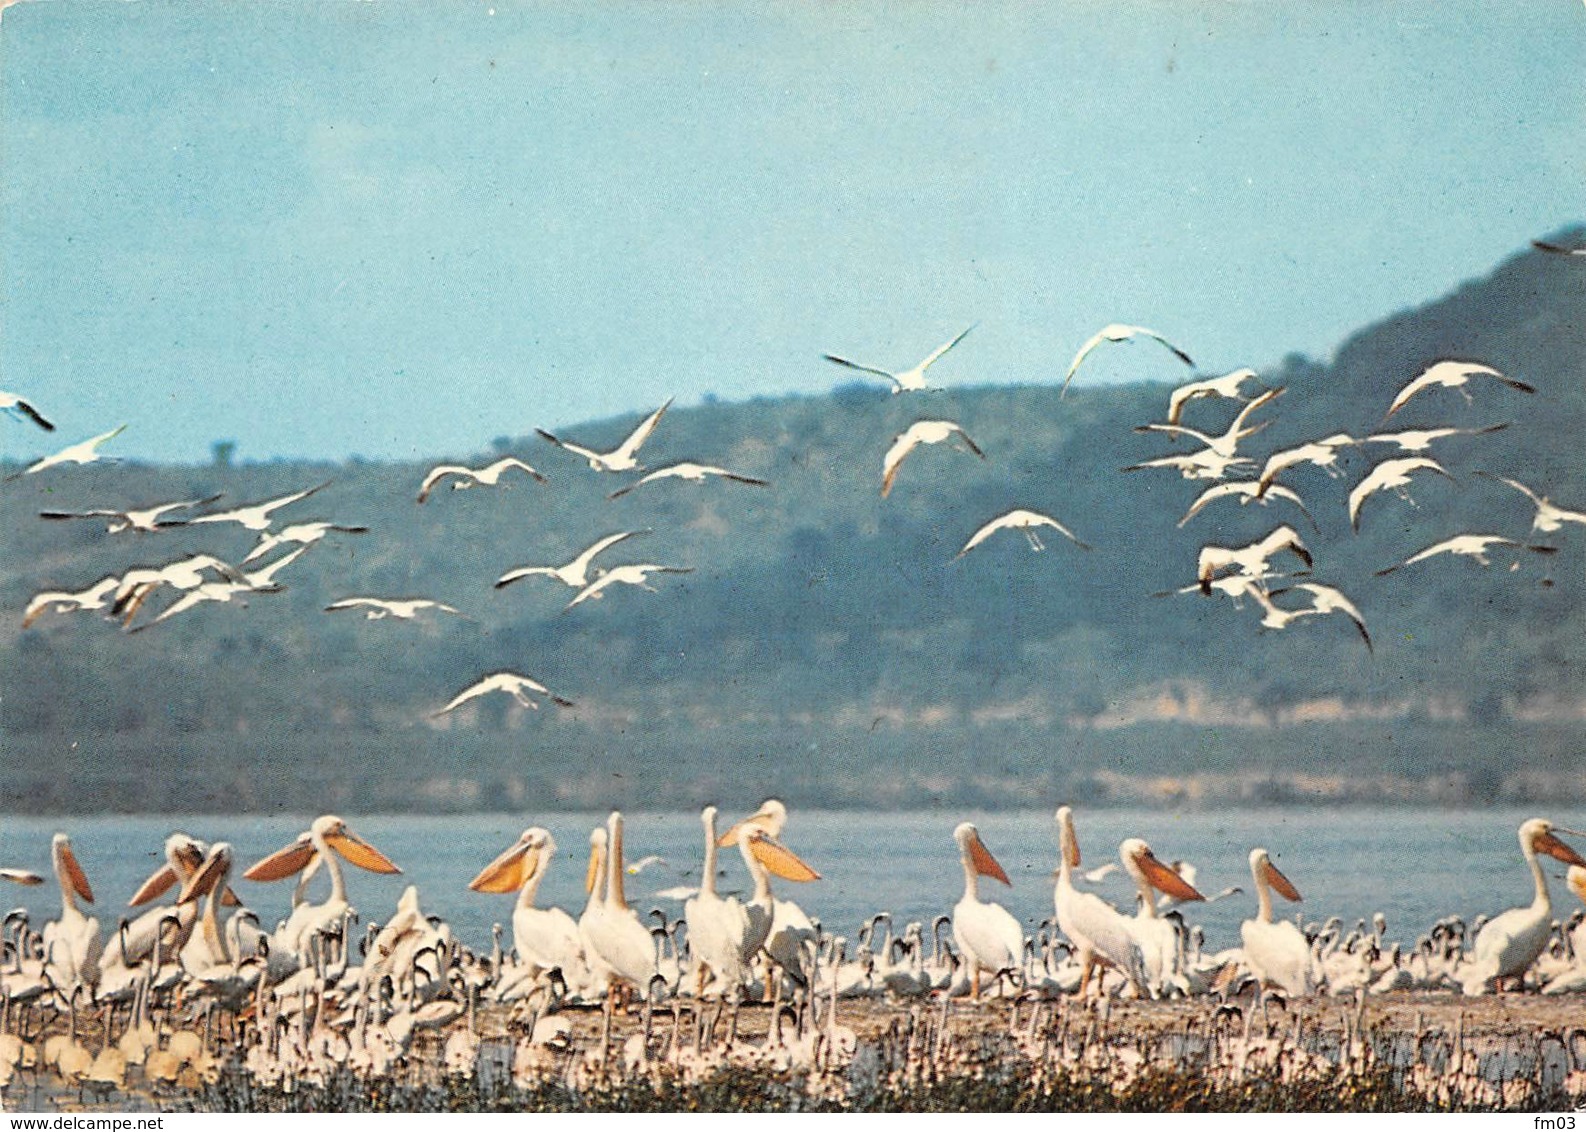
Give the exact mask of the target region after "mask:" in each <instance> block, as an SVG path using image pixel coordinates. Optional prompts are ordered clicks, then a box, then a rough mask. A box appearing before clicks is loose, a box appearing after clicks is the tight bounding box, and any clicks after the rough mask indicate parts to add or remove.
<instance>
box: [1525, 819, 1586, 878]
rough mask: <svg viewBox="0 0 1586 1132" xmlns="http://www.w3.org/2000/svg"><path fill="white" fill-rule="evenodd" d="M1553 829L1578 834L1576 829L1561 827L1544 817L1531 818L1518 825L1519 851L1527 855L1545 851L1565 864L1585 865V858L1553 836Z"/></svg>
mask: <svg viewBox="0 0 1586 1132" xmlns="http://www.w3.org/2000/svg"><path fill="white" fill-rule="evenodd" d="M1554 830H1558V832H1560V833H1576V834H1577V836H1579V834H1578V833H1577V831H1576V830H1573V829H1561V828H1560V827H1558V826H1555V825H1554V824H1553V823H1552V822H1550V821H1548V820H1547V819H1546V818H1532V819H1531V820H1530V821H1528V822H1526V823H1524V824H1523V825H1521V826H1520V849H1521V851H1522V852H1523V853H1524V854H1525V855H1526V856H1528V857H1531V856H1535V855H1536V854H1537V853H1545V854H1547V855H1548V856H1549V857H1552V858H1553V859H1554V860H1556V861H1562V862H1564V864H1566V865H1580V866H1582V867H1586V859H1583V858H1582V857H1581V855H1580V854H1579V853H1577V852H1575V850H1573V849H1571V848H1570V847H1569V846H1568V845H1566V844H1564V842H1562V841H1560V840H1559V839H1558V838H1557V837H1556V836H1554Z"/></svg>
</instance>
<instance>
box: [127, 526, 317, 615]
mask: <svg viewBox="0 0 1586 1132" xmlns="http://www.w3.org/2000/svg"><path fill="white" fill-rule="evenodd" d="M307 552H308V547H306V546H300V547H298V548H297V549H296V550H294V551H292V552H291V553H289V554H283V555H282V556H281V557H280V558H277V559H276V560H275V561H274V562H271V563H269V564H268V565H265V566H262V567H260V568H259V569H257V570H253V571H250V572H248V573H245V574H243V575H242V580H241V581H229V580H222V581H218V582H201V583H200V584H199V585H197V586H194V587H192V588H191V589H189V590H187V591H186V592H185V593H184V594H182V596H181V597H179V598H177V599H176V600H175V601H173V602H172V603H171V604H170V605H168V606H166V607H165V608H164V609H162V610H160V615H159V616H158V617H156V618H154V619H153V620H152V621H146V622H144V623H143V624H142V625H138V626H136V627H131V626H130V623H131V621H132V616H133V614H134V613H136V612H137V608H138V606H139V605H142V604H143V601H144V600H145V599H146V598H147V594H144V595H142V596H140V597H139V598H138V600H137V604H135V605H133V606H132V607H131V611H130V612H128V614H127V616H126V621H125V622H124V624H127V625H128V626H129V627H128V629H127V631H128V632H129V633H137V632H140V631H142V630H144V629H147V628H148V627H149V626H151V625H158V624H159V623H160V622H161V621H165V620H168V619H169V618H172V617H175V616H177V615H178V614H181V613H186V612H187V611H188V610H189V609H192V608H193V607H194V606H196V605H203V604H204V603H206V602H229V601H231V600H232V599H233V598H238V597H242V596H243V595H244V594H256V593H271V594H273V593H280V592H281V590H282V589H284V588H285V587H283V586H282V585H281V583H280V582H277V581H276V580H275V575H276V574H277V573H278V572H280V571H281V570H283V569H284V568H286V567H287V566H290V565H291V564H292V563H293V562H294V561H296V560H297V559H298V558H299V557H301V556H302V555H303V554H305V553H307ZM152 588H153V587H151V592H152ZM241 604H243V605H246V604H247V603H246V602H242V603H241Z"/></svg>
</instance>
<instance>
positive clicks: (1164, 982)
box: [1118, 837, 1206, 998]
mask: <svg viewBox="0 0 1586 1132" xmlns="http://www.w3.org/2000/svg"><path fill="white" fill-rule="evenodd" d="M1118 859H1119V860H1120V861H1122V862H1123V867H1124V870H1125V871H1126V872H1128V874H1129V875H1130V876H1131V877H1132V878H1134V884H1135V890H1136V892H1137V893H1138V894H1139V907H1138V908H1137V909H1136V911H1135V915H1134V918H1133V919H1132V920H1130V921H1128V925H1129V931H1130V934H1132V935H1133V936H1134V939H1135V943H1136V945H1137V946H1138V947H1139V948H1140V957H1141V963H1142V965H1143V966H1144V968H1145V977H1146V984H1145V985H1146V989H1147V990H1148V991H1150V993H1151V995H1152V997H1154V998H1160V997H1162V996H1163V995H1165V994H1168V993H1169V992H1170V991H1173V990H1176V991H1178V992H1179V993H1182V994H1187V993H1189V983H1188V980H1186V979H1185V977H1184V970H1183V963H1182V962H1181V961H1180V953H1179V946H1178V934H1177V933H1176V932H1175V931H1174V930H1173V925H1172V924H1171V923H1169V922H1168V921H1167V920H1165V919H1163V918H1161V917H1159V916H1158V915H1157V901H1156V894H1157V893H1158V892H1160V893H1162V894H1163V895H1164V896H1169V897H1172V898H1173V899H1174V900H1179V901H1185V900H1205V899H1206V897H1204V896H1202V895H1201V894H1200V892H1199V891H1197V890H1196V888H1195V886H1194V885H1192V884H1190V883H1189V882H1188V881H1187V880H1185V879H1184V878H1183V877H1182V876H1180V875H1179V874H1178V873H1177V872H1175V871H1174V870H1173V869H1170V868H1169V867H1168V866H1167V865H1165V864H1163V863H1162V862H1161V861H1160V860H1158V859H1157V856H1156V854H1155V853H1153V852H1151V846H1149V845H1147V844H1146V843H1145V842H1144V841H1142V840H1141V839H1140V838H1138V837H1131V838H1128V839H1127V840H1126V841H1124V842H1123V844H1121V845H1119V846H1118Z"/></svg>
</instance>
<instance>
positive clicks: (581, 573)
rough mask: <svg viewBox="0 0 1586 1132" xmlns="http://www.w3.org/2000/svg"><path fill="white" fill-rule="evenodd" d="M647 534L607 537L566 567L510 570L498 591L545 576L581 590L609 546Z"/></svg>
mask: <svg viewBox="0 0 1586 1132" xmlns="http://www.w3.org/2000/svg"><path fill="white" fill-rule="evenodd" d="M645 533H647V532H645V531H618V532H617V533H616V534H611V535H607V536H605V537H604V538H602V539H600V540H599V541H598V542H596V543H594V545H592V546H590V547H589V548H588V549H586V550H584V551H583V552H582V553H581V554H579V555H578V557H577V558H574V559H573V560H572V561H571V562H569V563H567V564H566V565H565V566H519V567H517V568H516V569H514V570H508V571H507V572H506V573H505V574H503V575H501V577H499V578H497V579H496V589H498V590H499V589H500V588H501V587H502V586H508V585H511V584H512V583H513V582H515V581H517V580H518V579H519V578H529V577H534V576H536V575H543V576H544V577H547V578H555V579H556V580H557V581H558V582H561V583H562V584H563V585H564V586H572V587H573V588H574V589H575V590H581V589H583V588H584V587H585V586H587V585H589V583H590V577H589V564H590V563H591V562H593V561H594V560H595V556H596V555H597V554H599V553H600V552H601V551H602V550H605V549H606V548H607V547H609V546H615V545H616V544H617V543H619V542H621V541H622V540H623V539H627V538H632V537H633V536H634V535H638V534H645Z"/></svg>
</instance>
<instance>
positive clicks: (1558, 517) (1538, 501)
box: [1477, 472, 1586, 533]
mask: <svg viewBox="0 0 1586 1132" xmlns="http://www.w3.org/2000/svg"><path fill="white" fill-rule="evenodd" d="M1477 474H1478V475H1484V476H1487V477H1488V478H1489V479H1495V480H1497V481H1498V482H1499V483H1505V484H1508V485H1509V486H1510V487H1512V488H1514V489H1515V490H1516V491H1518V492H1519V493H1520V494H1521V495H1523V496H1525V497H1526V498H1527V499H1529V500H1530V501H1531V502H1532V503H1533V504H1535V506H1536V518H1534V519H1532V520H1531V529H1532V530H1533V531H1542V532H1544V533H1547V532H1551V531H1556V530H1559V529H1560V528H1562V527H1563V526H1564V524H1565V523H1581V524H1586V512H1583V511H1566V510H1565V509H1564V508H1562V507H1560V506H1558V504H1556V503H1554V502H1553V501H1552V500H1550V499H1548V497H1547V496H1545V495H1538V494H1537V493H1536V492H1534V491H1532V490H1531V489H1530V488H1528V487H1526V486H1525V484H1523V483H1521V482H1520V481H1519V480H1512V479H1510V478H1509V477H1507V476H1494V475H1490V474H1489V473H1487V472H1478V473H1477Z"/></svg>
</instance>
